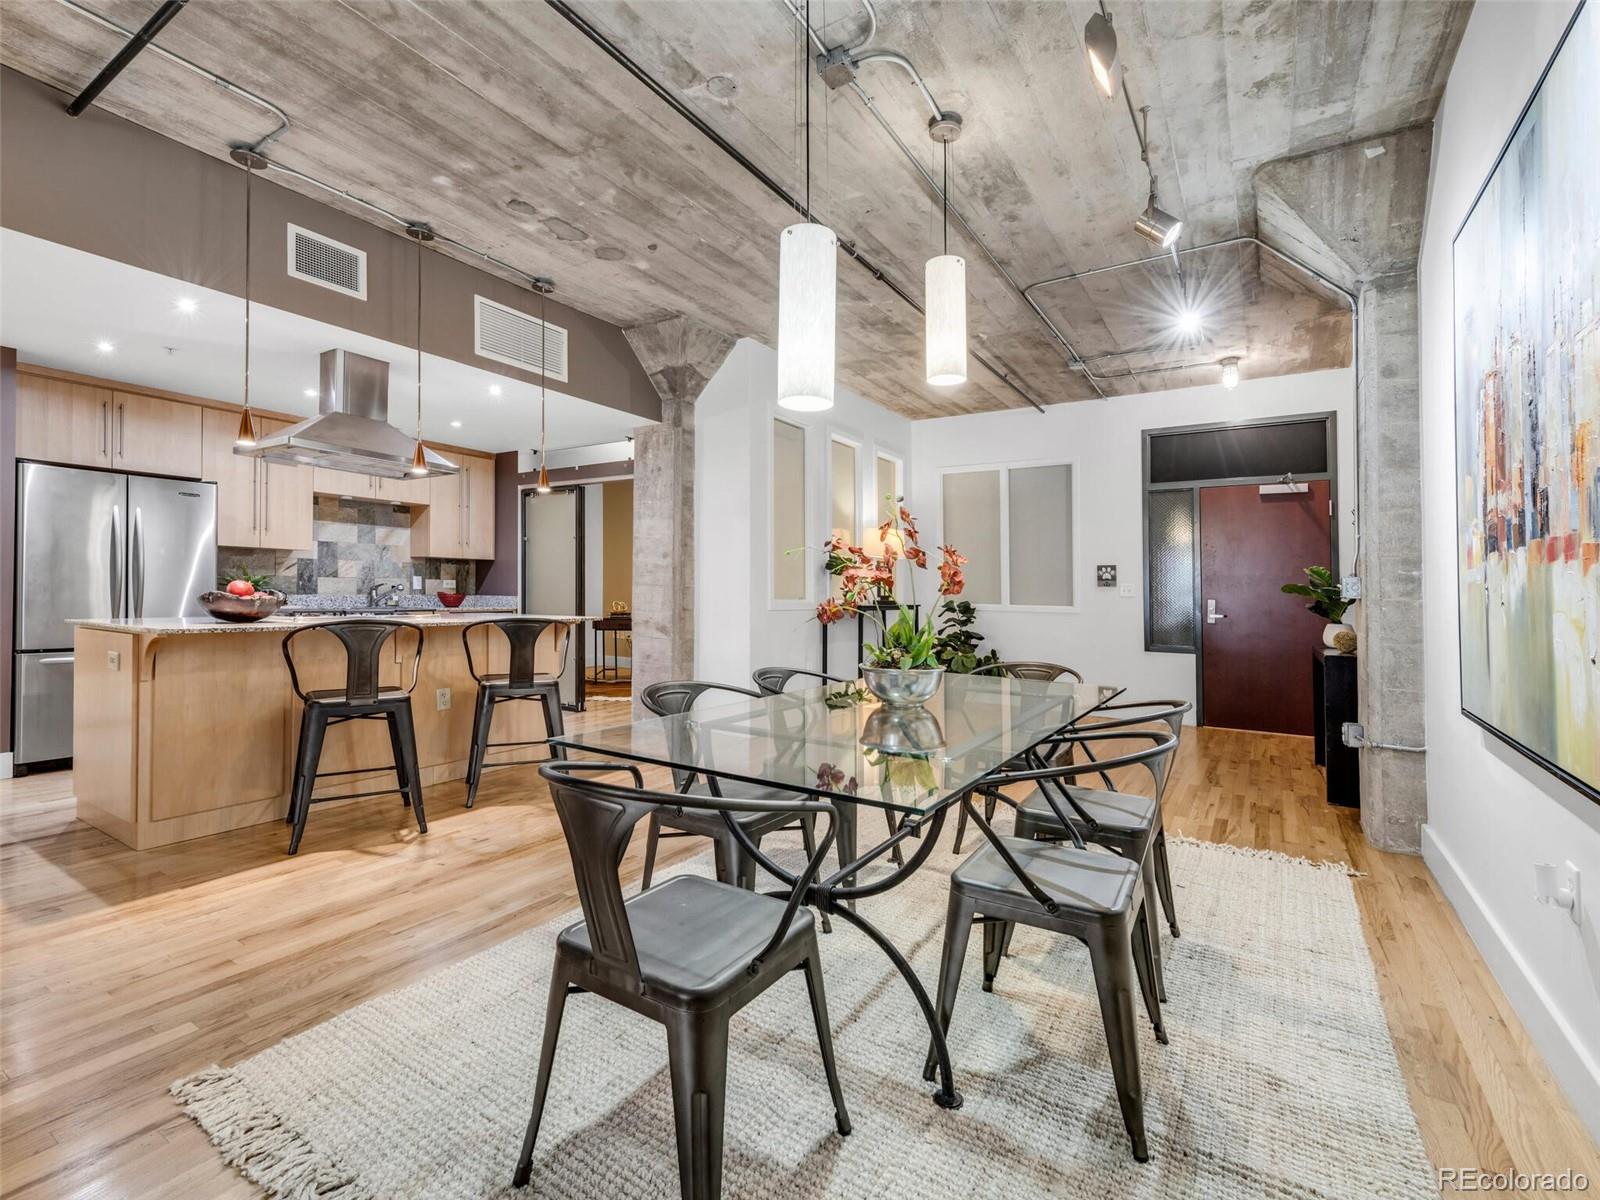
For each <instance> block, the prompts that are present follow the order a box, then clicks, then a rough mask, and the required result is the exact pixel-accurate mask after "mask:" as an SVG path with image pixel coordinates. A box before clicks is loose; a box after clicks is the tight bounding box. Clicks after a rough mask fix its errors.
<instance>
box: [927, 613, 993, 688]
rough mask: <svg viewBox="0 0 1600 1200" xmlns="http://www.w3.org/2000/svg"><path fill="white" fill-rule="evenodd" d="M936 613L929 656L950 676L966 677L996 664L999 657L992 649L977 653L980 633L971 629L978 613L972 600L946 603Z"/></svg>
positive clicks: (981, 637)
mask: <svg viewBox="0 0 1600 1200" xmlns="http://www.w3.org/2000/svg"><path fill="white" fill-rule="evenodd" d="M939 611H940V621H939V638H938V640H937V641H936V642H935V643H934V646H933V656H934V657H935V658H937V659H938V660H939V661H940V662H942V663H943V664H944V666H945V669H946V670H947V671H949V672H950V674H952V675H970V674H972V673H973V672H974V671H976V670H977V669H978V668H979V667H987V666H989V665H990V664H991V663H997V662H999V661H1000V655H999V654H998V653H997V652H996V651H994V650H990V651H989V652H988V653H987V654H979V653H978V643H979V642H981V641H983V634H981V633H979V632H977V630H975V629H973V628H972V627H973V625H975V624H976V623H977V620H978V610H977V608H976V607H975V606H974V605H973V603H972V601H970V600H946V601H945V602H944V604H943V605H942V606H941V607H940V610H939Z"/></svg>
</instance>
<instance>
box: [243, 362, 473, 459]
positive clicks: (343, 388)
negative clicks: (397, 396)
mask: <svg viewBox="0 0 1600 1200" xmlns="http://www.w3.org/2000/svg"><path fill="white" fill-rule="evenodd" d="M317 408H318V412H317V415H316V416H314V417H308V418H307V419H306V420H304V421H300V422H299V423H297V424H294V425H290V426H289V427H288V428H287V429H282V430H279V431H278V432H277V433H271V434H267V435H265V436H263V437H260V438H257V439H256V444H255V445H254V446H236V447H234V451H233V452H234V453H235V454H242V455H245V456H246V457H249V458H264V459H266V460H267V461H268V462H281V463H290V464H294V465H299V466H308V467H329V468H331V469H333V470H335V471H354V472H355V473H357V474H359V475H379V476H382V477H383V478H385V479H410V478H414V476H413V475H412V473H411V462H412V457H413V455H414V454H415V452H416V441H415V440H414V439H413V438H412V437H411V435H410V434H407V433H402V432H401V431H400V430H398V429H396V428H395V427H394V426H393V425H391V424H389V364H388V363H386V362H384V361H383V360H382V359H379V358H368V357H367V356H366V355H364V354H355V353H352V352H351V351H349V350H324V351H323V352H322V378H321V383H320V386H319V388H318V393H317ZM423 453H424V455H425V456H426V458H427V462H428V474H429V475H454V474H456V472H457V471H459V470H460V467H458V466H457V465H456V464H455V463H453V462H451V461H450V460H449V459H447V458H444V457H442V456H441V455H438V454H435V453H434V452H433V451H432V450H430V449H427V448H426V447H424V449H423Z"/></svg>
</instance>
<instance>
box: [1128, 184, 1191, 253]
mask: <svg viewBox="0 0 1600 1200" xmlns="http://www.w3.org/2000/svg"><path fill="white" fill-rule="evenodd" d="M1133 231H1134V232H1135V233H1137V234H1138V235H1139V236H1140V237H1142V238H1144V240H1145V241H1147V242H1149V243H1150V244H1151V245H1153V246H1158V247H1160V248H1161V249H1162V250H1170V249H1172V247H1173V246H1175V245H1177V243H1178V236H1179V235H1180V234H1181V233H1182V232H1183V222H1182V221H1180V220H1179V219H1178V218H1177V217H1175V216H1173V215H1172V214H1171V213H1169V212H1167V211H1166V210H1164V209H1161V208H1158V207H1156V200H1155V196H1154V194H1152V195H1151V197H1150V203H1149V204H1148V205H1147V206H1146V207H1145V210H1144V212H1142V213H1140V214H1139V219H1138V220H1136V221H1135V222H1134V223H1133Z"/></svg>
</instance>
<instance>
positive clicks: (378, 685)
mask: <svg viewBox="0 0 1600 1200" xmlns="http://www.w3.org/2000/svg"><path fill="white" fill-rule="evenodd" d="M402 630H408V631H409V632H410V633H411V634H412V635H413V636H414V637H415V638H416V649H415V651H414V653H413V657H412V659H411V679H410V682H408V683H406V684H405V685H404V686H403V687H388V686H385V685H384V684H383V682H382V681H381V680H380V678H379V670H380V659H381V658H382V655H383V648H384V646H386V645H387V644H388V642H389V639H390V638H392V637H394V636H395V634H397V633H399V632H400V631H402ZM306 633H331V634H333V636H334V637H336V638H338V639H339V643H340V645H341V646H342V647H343V648H344V663H345V682H344V687H342V688H323V689H319V690H314V691H310V692H308V691H306V690H305V689H303V688H302V687H301V686H300V675H299V672H298V671H296V670H295V665H294V653H293V651H292V649H291V643H293V641H294V640H295V638H297V637H299V636H301V635H302V634H306ZM283 660H284V662H286V663H288V664H289V686H290V687H292V688H293V689H294V694H295V695H296V696H298V697H299V698H300V702H301V704H302V705H303V706H304V711H303V712H302V713H301V715H300V743H299V746H298V748H297V749H296V751H295V759H294V786H293V788H292V790H291V793H290V799H289V815H288V817H287V821H288V823H289V824H292V825H293V826H294V833H292V834H291V835H290V837H289V853H290V854H296V853H298V852H299V850H300V838H301V836H302V835H303V834H304V833H305V831H306V816H307V814H308V813H310V811H311V806H312V805H313V804H315V803H317V802H318V801H319V800H355V799H360V798H362V797H365V796H388V795H391V794H393V793H395V792H399V794H400V797H401V800H402V801H403V802H404V803H405V805H406V806H407V807H408V808H410V809H411V810H412V811H413V812H414V813H415V814H416V817H417V832H418V833H427V832H428V820H427V817H426V816H424V814H423V811H422V777H421V774H420V773H419V772H418V770H417V735H416V727H415V725H413V724H412V720H411V692H412V690H413V689H414V688H415V687H416V686H417V672H418V669H419V668H420V667H421V665H422V630H421V629H419V628H418V627H417V626H415V625H412V624H410V623H408V622H406V621H385V620H375V619H362V620H355V621H329V622H328V623H326V624H323V625H307V626H305V627H304V628H301V629H295V630H291V631H290V633H289V634H288V636H286V637H285V638H284V639H283ZM396 661H397V662H398V661H399V658H398V652H397V657H396ZM401 674H402V675H403V674H404V671H403V670H402V672H401ZM379 720H381V721H385V722H387V723H388V726H389V745H390V747H391V748H392V749H393V751H394V774H395V780H396V782H397V783H398V784H399V787H393V788H379V789H377V790H376V791H371V792H355V793H351V794H348V795H338V796H313V795H312V792H313V791H315V790H316V786H317V780H319V779H327V778H331V777H332V776H335V775H363V774H366V773H368V772H369V771H371V770H373V768H371V767H355V768H352V769H350V770H347V771H323V772H321V773H320V774H319V773H318V771H317V764H318V762H319V761H320V760H321V758H322V743H323V739H324V737H326V735H327V732H328V728H329V727H330V726H333V725H342V724H344V722H346V721H379Z"/></svg>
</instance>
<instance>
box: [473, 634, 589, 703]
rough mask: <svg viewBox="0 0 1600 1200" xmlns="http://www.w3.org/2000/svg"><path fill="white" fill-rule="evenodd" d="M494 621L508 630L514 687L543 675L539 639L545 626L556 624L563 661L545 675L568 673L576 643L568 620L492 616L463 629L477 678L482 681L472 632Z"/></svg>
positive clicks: (508, 673) (509, 680) (509, 672)
mask: <svg viewBox="0 0 1600 1200" xmlns="http://www.w3.org/2000/svg"><path fill="white" fill-rule="evenodd" d="M488 625H492V626H494V627H495V628H496V629H498V630H499V631H500V632H501V633H503V634H505V637H506V642H507V643H508V644H509V647H510V651H511V655H510V658H509V660H508V662H507V667H506V682H507V683H508V684H509V685H510V686H512V687H514V688H525V687H532V686H533V683H534V681H535V680H537V679H539V678H540V673H539V672H538V670H536V669H535V667H534V661H535V658H536V657H537V651H538V646H539V639H540V638H541V637H543V636H544V632H545V630H547V629H549V628H550V627H551V626H552V625H554V626H556V627H557V629H558V631H559V632H557V634H556V658H557V660H558V661H559V662H560V666H558V667H557V668H556V670H555V672H554V674H553V675H546V676H543V678H546V679H550V678H560V677H561V676H562V675H564V674H566V670H567V651H568V650H569V649H570V648H571V645H572V626H571V625H569V624H567V622H565V621H551V620H547V619H546V618H543V617H488V618H486V619H484V620H482V621H474V622H473V623H472V624H470V625H465V626H463V627H462V629H461V644H462V646H463V647H465V649H466V652H467V671H468V672H469V673H470V674H471V675H472V678H473V679H475V680H477V682H479V683H482V682H483V680H482V679H481V678H480V677H479V674H478V668H477V664H476V663H475V662H474V661H473V659H472V641H471V634H472V631H473V630H474V629H482V628H484V627H485V626H488Z"/></svg>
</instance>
